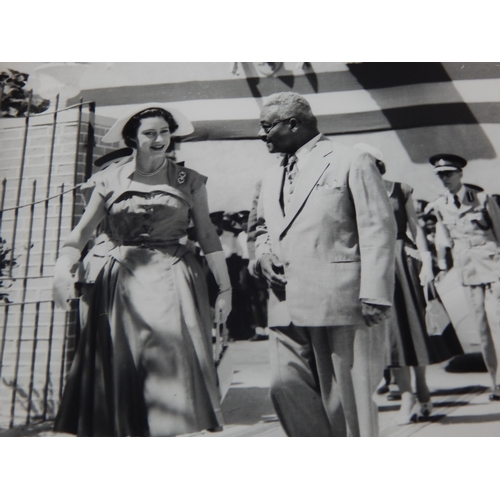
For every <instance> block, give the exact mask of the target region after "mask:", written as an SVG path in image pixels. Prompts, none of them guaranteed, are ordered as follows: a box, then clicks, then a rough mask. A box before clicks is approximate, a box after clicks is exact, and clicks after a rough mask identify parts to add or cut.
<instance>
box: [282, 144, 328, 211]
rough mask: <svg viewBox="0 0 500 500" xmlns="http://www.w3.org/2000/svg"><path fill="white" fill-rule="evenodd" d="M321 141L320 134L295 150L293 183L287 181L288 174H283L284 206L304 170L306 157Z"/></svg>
mask: <svg viewBox="0 0 500 500" xmlns="http://www.w3.org/2000/svg"><path fill="white" fill-rule="evenodd" d="M320 139H321V134H318V135H317V136H315V137H313V138H312V139H311V140H310V141H309V142H306V143H305V144H304V145H303V146H302V147H300V148H299V149H297V151H296V152H295V155H293V156H295V157H296V158H297V160H296V161H295V166H294V171H295V174H294V179H293V182H292V181H291V180H290V179H289V177H288V173H287V172H285V182H284V184H283V199H284V200H285V206H286V205H287V204H288V203H289V202H290V198H291V196H292V194H293V184H294V183H295V182H297V177H298V176H299V174H300V172H301V170H302V169H303V168H304V165H305V164H306V162H307V157H308V155H309V153H310V152H311V151H312V149H313V148H314V146H316V143H317V142H318V141H319V140H320Z"/></svg>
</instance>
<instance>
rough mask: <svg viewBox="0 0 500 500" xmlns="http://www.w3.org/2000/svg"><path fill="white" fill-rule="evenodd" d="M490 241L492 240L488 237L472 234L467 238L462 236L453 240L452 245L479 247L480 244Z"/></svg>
mask: <svg viewBox="0 0 500 500" xmlns="http://www.w3.org/2000/svg"><path fill="white" fill-rule="evenodd" d="M490 241H494V240H490V239H488V238H485V237H484V236H472V237H470V238H467V239H463V238H460V239H456V240H455V241H454V246H455V247H459V246H461V247H465V248H472V247H480V246H482V245H486V243H489V242H490Z"/></svg>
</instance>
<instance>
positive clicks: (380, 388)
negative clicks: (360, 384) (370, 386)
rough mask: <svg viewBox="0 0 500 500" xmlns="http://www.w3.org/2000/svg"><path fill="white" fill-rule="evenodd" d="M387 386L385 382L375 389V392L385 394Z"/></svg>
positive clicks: (387, 389) (387, 390)
mask: <svg viewBox="0 0 500 500" xmlns="http://www.w3.org/2000/svg"><path fill="white" fill-rule="evenodd" d="M389 390H390V389H389V386H388V385H387V384H384V385H383V386H381V387H379V388H378V389H377V394H379V395H382V394H387V393H388V392H389Z"/></svg>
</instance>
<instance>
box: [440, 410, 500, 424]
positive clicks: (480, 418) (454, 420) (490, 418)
mask: <svg viewBox="0 0 500 500" xmlns="http://www.w3.org/2000/svg"><path fill="white" fill-rule="evenodd" d="M487 422H500V413H489V414H487V415H457V416H456V417H455V416H453V415H451V416H450V415H448V416H447V418H446V420H443V422H441V424H442V425H454V424H483V423H487Z"/></svg>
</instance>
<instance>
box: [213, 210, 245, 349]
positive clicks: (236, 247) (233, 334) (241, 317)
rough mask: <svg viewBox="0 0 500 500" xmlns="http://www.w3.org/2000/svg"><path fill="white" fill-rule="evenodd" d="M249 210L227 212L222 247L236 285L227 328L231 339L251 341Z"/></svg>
mask: <svg viewBox="0 0 500 500" xmlns="http://www.w3.org/2000/svg"><path fill="white" fill-rule="evenodd" d="M245 213H246V212H243V213H242V212H237V213H231V212H229V213H228V212H225V213H224V216H223V218H222V234H221V235H220V239H221V243H222V248H223V250H224V253H225V255H226V264H227V268H228V271H229V278H230V280H231V286H232V288H233V299H232V307H233V309H232V311H231V314H230V315H229V317H228V319H227V328H228V331H229V338H230V339H231V340H248V339H250V338H251V337H252V335H253V331H252V322H251V317H250V306H249V302H248V293H247V289H246V277H245V275H246V268H247V265H248V255H247V250H246V241H245V235H243V236H240V235H241V233H242V232H245V230H244V225H246V220H247V219H248V216H247V215H245Z"/></svg>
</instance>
